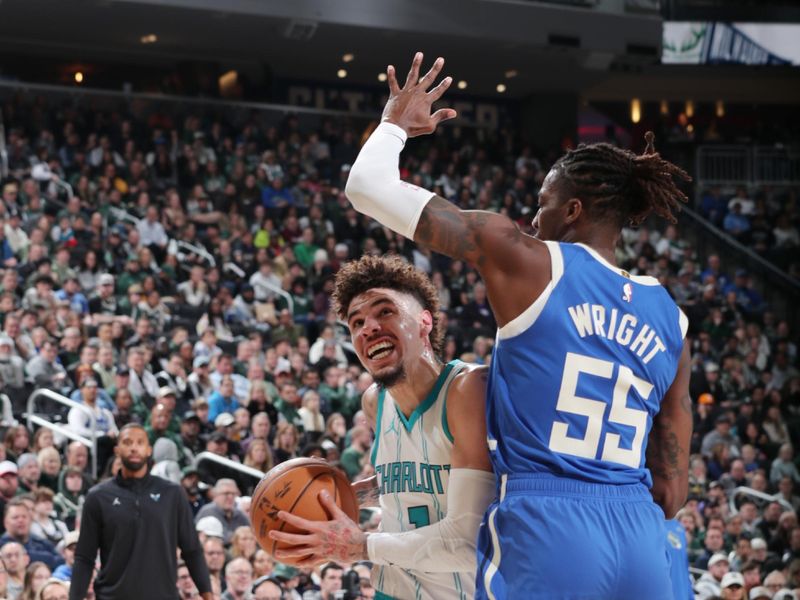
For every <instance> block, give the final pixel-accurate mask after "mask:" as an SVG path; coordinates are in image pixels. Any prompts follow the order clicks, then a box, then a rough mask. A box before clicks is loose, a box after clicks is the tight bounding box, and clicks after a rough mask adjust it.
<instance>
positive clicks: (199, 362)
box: [192, 356, 211, 369]
mask: <svg viewBox="0 0 800 600" xmlns="http://www.w3.org/2000/svg"><path fill="white" fill-rule="evenodd" d="M210 362H211V361H210V360H208V357H207V356H195V358H194V360H193V361H192V367H194V368H195V369H199V368H200V367H205V366H206V365H208V363H210Z"/></svg>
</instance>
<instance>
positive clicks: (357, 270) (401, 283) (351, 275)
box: [331, 255, 444, 356]
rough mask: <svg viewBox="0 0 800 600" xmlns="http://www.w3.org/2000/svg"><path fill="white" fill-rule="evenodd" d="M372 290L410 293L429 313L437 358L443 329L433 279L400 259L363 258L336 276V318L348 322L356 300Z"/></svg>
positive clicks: (348, 265) (394, 257)
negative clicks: (382, 289)
mask: <svg viewBox="0 0 800 600" xmlns="http://www.w3.org/2000/svg"><path fill="white" fill-rule="evenodd" d="M373 288H388V289H390V290H397V291H398V292H404V293H406V294H411V295H412V296H414V297H415V298H416V299H417V301H418V302H419V303H420V305H422V308H424V309H426V310H428V311H430V313H431V316H432V317H433V328H432V329H431V333H430V340H431V346H432V348H433V351H434V353H435V354H436V355H437V356H441V353H442V349H443V348H444V330H443V329H442V320H441V317H440V315H439V295H438V293H437V292H436V288H435V287H434V285H433V284H432V283H431V280H430V279H428V277H427V276H426V275H425V274H424V273H422V271H419V270H417V269H415V268H414V267H413V266H411V265H410V264H408V263H407V262H405V261H404V260H402V259H401V258H400V257H398V256H370V255H364V256H362V257H361V258H360V259H359V260H354V261H351V262H349V263H347V264H346V265H344V266H343V267H342V268H341V269H340V270H339V272H338V273H337V274H336V285H335V287H334V291H333V296H332V298H331V299H332V300H333V306H334V310H335V311H336V314H337V316H338V317H339V318H340V319H342V320H345V319H347V311H348V309H349V308H350V303H351V302H352V301H353V298H355V297H356V296H358V295H359V294H363V293H364V292H366V291H367V290H371V289H373Z"/></svg>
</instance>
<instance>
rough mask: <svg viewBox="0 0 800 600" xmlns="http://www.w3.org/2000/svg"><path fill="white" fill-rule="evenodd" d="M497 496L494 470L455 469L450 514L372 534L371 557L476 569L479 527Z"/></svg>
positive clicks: (409, 565) (430, 568)
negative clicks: (423, 524)
mask: <svg viewBox="0 0 800 600" xmlns="http://www.w3.org/2000/svg"><path fill="white" fill-rule="evenodd" d="M494 497H495V478H494V475H493V474H492V473H490V472H488V471H480V470H477V469H453V470H452V471H450V480H449V483H448V484H447V516H446V517H445V518H444V519H442V520H441V521H439V522H438V523H434V524H433V525H429V526H427V527H421V528H419V529H414V530H412V531H406V532H403V533H372V534H370V535H369V536H368V537H367V553H368V555H369V559H370V560H371V561H372V562H373V563H376V564H379V565H395V566H398V567H402V568H404V569H416V570H419V571H427V572H430V573H433V572H449V571H453V572H461V571H474V570H475V568H476V558H475V551H476V546H475V540H476V538H477V535H478V526H479V525H480V523H481V519H482V518H483V514H484V513H485V512H486V507H487V506H489V504H490V503H491V502H492V500H494Z"/></svg>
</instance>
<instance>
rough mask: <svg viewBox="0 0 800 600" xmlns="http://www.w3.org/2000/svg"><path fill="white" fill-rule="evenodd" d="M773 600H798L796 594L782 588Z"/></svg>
mask: <svg viewBox="0 0 800 600" xmlns="http://www.w3.org/2000/svg"><path fill="white" fill-rule="evenodd" d="M772 600H797V596H796V595H795V593H794V592H793V591H792V590H790V589H788V588H781V589H779V590H778V591H777V592H775V595H774V596H773V597H772Z"/></svg>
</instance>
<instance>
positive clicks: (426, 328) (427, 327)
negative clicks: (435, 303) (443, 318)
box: [419, 310, 433, 338]
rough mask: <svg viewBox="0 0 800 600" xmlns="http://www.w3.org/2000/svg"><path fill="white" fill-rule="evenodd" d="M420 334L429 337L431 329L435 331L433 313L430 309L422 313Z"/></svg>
mask: <svg viewBox="0 0 800 600" xmlns="http://www.w3.org/2000/svg"><path fill="white" fill-rule="evenodd" d="M419 324H420V335H421V336H422V337H423V338H427V337H428V336H429V335H430V334H431V331H433V315H432V314H431V311H429V310H423V311H422V312H421V313H420V321H419Z"/></svg>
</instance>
